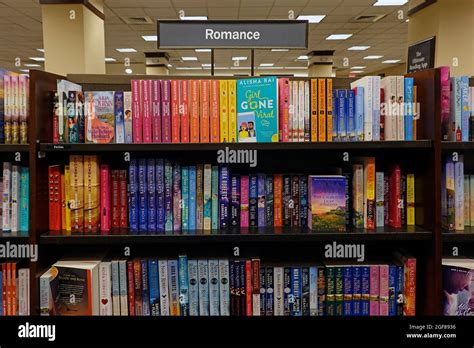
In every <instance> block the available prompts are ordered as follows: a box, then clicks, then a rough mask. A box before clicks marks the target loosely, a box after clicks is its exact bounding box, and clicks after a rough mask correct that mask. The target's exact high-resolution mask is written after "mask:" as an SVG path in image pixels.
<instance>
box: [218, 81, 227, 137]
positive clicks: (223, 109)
mask: <svg viewBox="0 0 474 348" xmlns="http://www.w3.org/2000/svg"><path fill="white" fill-rule="evenodd" d="M219 92H220V93H219V109H220V117H219V120H220V126H219V128H220V137H219V139H220V142H221V143H228V142H229V113H228V110H229V98H228V93H229V91H228V83H227V80H219Z"/></svg>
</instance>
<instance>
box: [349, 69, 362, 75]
mask: <svg viewBox="0 0 474 348" xmlns="http://www.w3.org/2000/svg"><path fill="white" fill-rule="evenodd" d="M363 72H364V71H363V70H352V71H351V74H360V73H363Z"/></svg>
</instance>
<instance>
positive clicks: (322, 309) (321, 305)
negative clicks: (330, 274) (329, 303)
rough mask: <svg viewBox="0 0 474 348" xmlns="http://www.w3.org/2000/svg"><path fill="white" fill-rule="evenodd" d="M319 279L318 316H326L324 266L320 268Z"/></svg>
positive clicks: (318, 270)
mask: <svg viewBox="0 0 474 348" xmlns="http://www.w3.org/2000/svg"><path fill="white" fill-rule="evenodd" d="M317 272H318V279H317V282H318V283H317V288H318V314H317V315H318V316H324V315H326V313H327V311H326V288H327V286H326V268H325V267H323V266H318V269H317Z"/></svg>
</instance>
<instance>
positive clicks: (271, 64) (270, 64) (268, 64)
mask: <svg viewBox="0 0 474 348" xmlns="http://www.w3.org/2000/svg"><path fill="white" fill-rule="evenodd" d="M274 65H275V64H273V63H262V64H260V66H274Z"/></svg>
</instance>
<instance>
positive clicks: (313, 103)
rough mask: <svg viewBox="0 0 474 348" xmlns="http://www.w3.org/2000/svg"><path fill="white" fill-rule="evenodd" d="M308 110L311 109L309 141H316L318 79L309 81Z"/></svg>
mask: <svg viewBox="0 0 474 348" xmlns="http://www.w3.org/2000/svg"><path fill="white" fill-rule="evenodd" d="M310 92H311V99H310V110H311V120H310V123H311V141H312V142H317V141H318V80H317V79H311V81H310Z"/></svg>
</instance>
